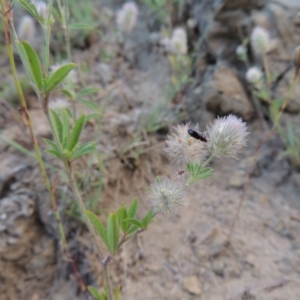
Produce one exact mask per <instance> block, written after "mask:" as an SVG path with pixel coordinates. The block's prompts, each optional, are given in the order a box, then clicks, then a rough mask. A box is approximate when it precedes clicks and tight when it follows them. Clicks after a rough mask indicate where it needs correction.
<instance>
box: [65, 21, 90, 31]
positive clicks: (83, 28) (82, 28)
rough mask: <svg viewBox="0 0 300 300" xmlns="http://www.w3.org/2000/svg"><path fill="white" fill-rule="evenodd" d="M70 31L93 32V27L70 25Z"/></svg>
mask: <svg viewBox="0 0 300 300" xmlns="http://www.w3.org/2000/svg"><path fill="white" fill-rule="evenodd" d="M69 29H70V30H93V29H94V27H93V26H88V25H86V24H85V23H77V24H71V25H69Z"/></svg>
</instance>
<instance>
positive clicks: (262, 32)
mask: <svg viewBox="0 0 300 300" xmlns="http://www.w3.org/2000/svg"><path fill="white" fill-rule="evenodd" d="M251 46H252V49H253V51H254V52H255V53H256V54H257V55H263V54H265V53H267V52H268V50H269V47H270V35H269V32H268V31H267V30H266V29H264V28H263V27H260V26H257V27H255V28H254V29H253V31H252V33H251Z"/></svg>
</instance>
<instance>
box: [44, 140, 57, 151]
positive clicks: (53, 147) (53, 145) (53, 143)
mask: <svg viewBox="0 0 300 300" xmlns="http://www.w3.org/2000/svg"><path fill="white" fill-rule="evenodd" d="M43 141H44V142H45V143H46V144H47V145H48V146H49V147H50V148H51V149H53V150H56V151H57V152H58V153H60V151H59V147H58V146H57V145H56V143H55V142H53V141H51V140H48V139H43Z"/></svg>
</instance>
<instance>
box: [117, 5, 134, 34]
mask: <svg viewBox="0 0 300 300" xmlns="http://www.w3.org/2000/svg"><path fill="white" fill-rule="evenodd" d="M137 15H138V8H137V6H136V4H135V3H133V2H127V3H125V4H123V6H122V9H121V10H119V11H118V13H117V18H116V22H117V25H118V27H119V29H120V30H122V31H125V32H130V31H131V30H132V29H133V27H134V26H135V24H136V21H137Z"/></svg>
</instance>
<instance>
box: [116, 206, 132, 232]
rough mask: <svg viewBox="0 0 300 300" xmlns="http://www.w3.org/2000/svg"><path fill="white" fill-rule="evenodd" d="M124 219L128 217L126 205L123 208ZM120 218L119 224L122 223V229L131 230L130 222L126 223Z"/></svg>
mask: <svg viewBox="0 0 300 300" xmlns="http://www.w3.org/2000/svg"><path fill="white" fill-rule="evenodd" d="M124 219H127V209H126V207H124V210H123V216H122V221H123V220H124ZM119 220H120V221H119V224H120V225H121V228H122V231H123V232H124V233H127V231H128V230H129V227H130V224H126V223H123V222H121V218H120V219H119Z"/></svg>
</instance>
